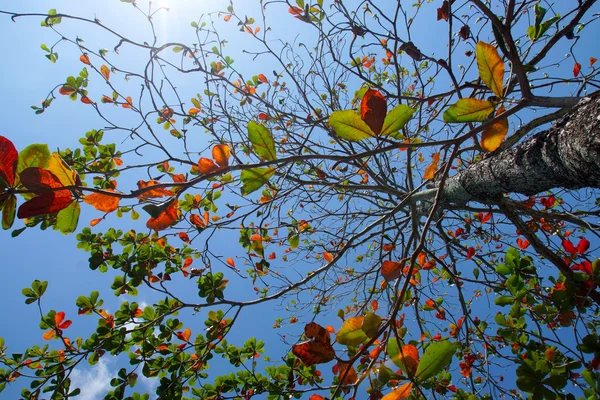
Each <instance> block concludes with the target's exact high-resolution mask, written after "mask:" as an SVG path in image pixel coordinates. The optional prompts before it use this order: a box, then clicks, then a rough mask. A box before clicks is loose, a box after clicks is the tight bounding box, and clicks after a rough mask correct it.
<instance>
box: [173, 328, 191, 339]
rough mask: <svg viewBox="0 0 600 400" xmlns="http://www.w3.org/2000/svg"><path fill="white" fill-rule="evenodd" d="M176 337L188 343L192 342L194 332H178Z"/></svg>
mask: <svg viewBox="0 0 600 400" xmlns="http://www.w3.org/2000/svg"><path fill="white" fill-rule="evenodd" d="M175 336H177V337H178V338H179V339H180V340H183V341H184V342H187V341H189V340H190V336H192V330H191V329H190V328H185V330H184V331H183V332H176V333H175Z"/></svg>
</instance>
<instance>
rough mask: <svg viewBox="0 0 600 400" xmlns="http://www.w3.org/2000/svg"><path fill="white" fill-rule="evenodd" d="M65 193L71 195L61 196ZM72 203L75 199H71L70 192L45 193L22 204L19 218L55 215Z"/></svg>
mask: <svg viewBox="0 0 600 400" xmlns="http://www.w3.org/2000/svg"><path fill="white" fill-rule="evenodd" d="M65 192H67V193H69V194H68V195H66V196H65V195H62V194H59V193H65ZM72 202H73V198H72V197H71V194H70V192H68V191H65V190H61V191H59V192H51V193H44V194H42V195H40V196H37V197H34V198H33V199H31V200H29V201H28V202H26V203H24V204H21V207H19V211H17V217H18V218H21V219H23V218H31V217H36V216H39V215H45V214H54V213H57V212H59V211H60V210H62V209H63V208H67V207H69V205H71V203H72Z"/></svg>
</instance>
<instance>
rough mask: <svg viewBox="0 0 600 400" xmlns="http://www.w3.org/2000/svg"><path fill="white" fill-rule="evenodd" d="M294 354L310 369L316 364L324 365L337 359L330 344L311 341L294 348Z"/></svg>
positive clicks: (296, 345)
mask: <svg viewBox="0 0 600 400" xmlns="http://www.w3.org/2000/svg"><path fill="white" fill-rule="evenodd" d="M292 353H294V355H295V356H296V357H298V358H299V359H301V360H302V362H303V363H304V365H306V366H307V367H310V366H311V365H314V364H324V363H327V362H329V361H331V360H333V359H334V358H335V350H333V347H332V346H331V344H330V343H325V342H321V341H318V340H310V341H308V342H303V343H300V344H295V345H293V346H292Z"/></svg>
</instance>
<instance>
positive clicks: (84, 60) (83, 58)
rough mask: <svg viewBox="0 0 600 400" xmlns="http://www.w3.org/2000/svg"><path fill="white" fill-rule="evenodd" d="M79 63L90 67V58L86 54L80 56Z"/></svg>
mask: <svg viewBox="0 0 600 400" xmlns="http://www.w3.org/2000/svg"><path fill="white" fill-rule="evenodd" d="M79 61H81V62H82V63H84V64H85V65H90V57H88V55H87V54H82V55H80V56H79Z"/></svg>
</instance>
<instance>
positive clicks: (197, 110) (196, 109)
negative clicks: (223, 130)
mask: <svg viewBox="0 0 600 400" xmlns="http://www.w3.org/2000/svg"><path fill="white" fill-rule="evenodd" d="M199 112H200V110H199V109H198V108H190V109H189V110H188V114H190V115H196V114H198V113H199Z"/></svg>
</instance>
